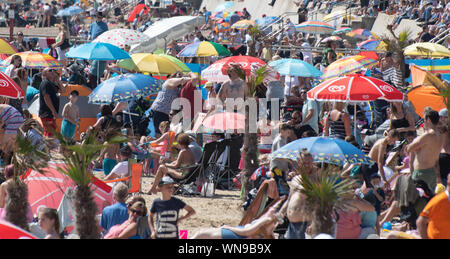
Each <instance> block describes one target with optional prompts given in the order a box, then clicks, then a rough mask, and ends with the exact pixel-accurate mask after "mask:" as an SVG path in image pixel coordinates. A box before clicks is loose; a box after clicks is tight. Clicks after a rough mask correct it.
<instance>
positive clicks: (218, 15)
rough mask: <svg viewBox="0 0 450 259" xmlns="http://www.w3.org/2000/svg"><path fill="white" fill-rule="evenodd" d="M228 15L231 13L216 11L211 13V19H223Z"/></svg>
mask: <svg viewBox="0 0 450 259" xmlns="http://www.w3.org/2000/svg"><path fill="white" fill-rule="evenodd" d="M228 15H230V13H228V12H216V13H214V14H213V15H211V17H210V18H211V19H223V18H225V17H227V16H228Z"/></svg>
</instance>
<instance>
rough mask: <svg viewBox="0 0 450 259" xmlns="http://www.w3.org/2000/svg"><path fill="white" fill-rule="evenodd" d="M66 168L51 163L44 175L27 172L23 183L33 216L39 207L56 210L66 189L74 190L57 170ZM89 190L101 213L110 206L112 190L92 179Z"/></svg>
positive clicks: (73, 184) (70, 183)
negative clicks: (25, 186)
mask: <svg viewBox="0 0 450 259" xmlns="http://www.w3.org/2000/svg"><path fill="white" fill-rule="evenodd" d="M64 166H66V165H65V164H64V163H51V164H50V165H49V167H48V168H46V169H45V172H44V174H41V173H39V172H37V171H34V170H31V169H30V170H29V171H28V172H27V173H26V174H25V175H24V178H23V179H24V180H23V181H24V182H25V183H26V184H27V186H28V202H29V203H30V205H31V208H32V211H33V214H34V215H36V214H37V212H38V210H39V208H40V207H50V208H55V209H58V208H59V206H60V204H61V201H62V199H63V197H64V194H65V192H66V190H67V189H68V188H72V189H75V183H74V182H73V181H72V179H70V178H69V177H68V176H66V175H64V174H63V173H61V172H60V171H58V168H63V167H64ZM91 189H92V191H93V192H94V201H95V203H96V204H97V207H98V208H99V210H100V211H101V209H102V208H103V207H105V204H108V205H109V204H112V203H113V201H114V199H113V192H112V188H111V187H110V186H108V185H107V184H105V183H103V182H102V181H100V180H99V179H97V178H95V177H93V179H92V184H91Z"/></svg>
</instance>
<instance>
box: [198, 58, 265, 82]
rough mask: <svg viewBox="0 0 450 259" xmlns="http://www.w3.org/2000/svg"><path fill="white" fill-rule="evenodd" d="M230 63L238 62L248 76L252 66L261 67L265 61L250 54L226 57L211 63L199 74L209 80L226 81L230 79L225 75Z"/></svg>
mask: <svg viewBox="0 0 450 259" xmlns="http://www.w3.org/2000/svg"><path fill="white" fill-rule="evenodd" d="M230 64H239V65H240V67H241V69H242V70H243V71H244V72H245V75H246V76H249V75H250V73H251V71H252V67H253V66H257V67H262V66H265V65H266V62H264V61H262V60H261V59H259V58H255V57H251V56H232V57H227V58H223V59H220V60H217V61H216V62H214V63H212V64H211V65H210V66H209V67H208V68H206V69H205V70H203V71H202V73H201V76H202V78H203V79H205V80H208V81H210V82H224V81H227V80H229V79H230V78H229V77H228V75H227V69H228V68H229V67H230Z"/></svg>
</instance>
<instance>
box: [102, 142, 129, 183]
mask: <svg viewBox="0 0 450 259" xmlns="http://www.w3.org/2000/svg"><path fill="white" fill-rule="evenodd" d="M131 155H132V151H131V148H130V147H129V146H124V147H122V148H121V149H120V155H119V158H120V161H121V162H120V163H118V164H117V165H116V166H114V168H113V169H112V170H111V172H110V173H109V174H108V175H107V176H106V177H105V179H104V181H109V180H114V179H120V178H123V177H126V176H128V159H130V158H131Z"/></svg>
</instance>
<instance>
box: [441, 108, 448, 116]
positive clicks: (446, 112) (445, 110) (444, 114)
mask: <svg viewBox="0 0 450 259" xmlns="http://www.w3.org/2000/svg"><path fill="white" fill-rule="evenodd" d="M439 117H448V110H447V108H444V109H442V110H440V111H439Z"/></svg>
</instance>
